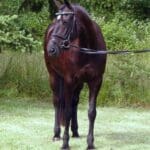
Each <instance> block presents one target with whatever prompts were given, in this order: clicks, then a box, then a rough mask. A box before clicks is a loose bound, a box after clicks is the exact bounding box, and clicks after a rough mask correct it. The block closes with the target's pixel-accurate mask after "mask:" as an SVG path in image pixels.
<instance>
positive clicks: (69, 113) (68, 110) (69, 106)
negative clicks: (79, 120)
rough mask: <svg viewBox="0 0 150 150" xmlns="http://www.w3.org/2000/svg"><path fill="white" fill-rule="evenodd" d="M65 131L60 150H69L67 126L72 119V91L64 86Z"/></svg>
mask: <svg viewBox="0 0 150 150" xmlns="http://www.w3.org/2000/svg"><path fill="white" fill-rule="evenodd" d="M64 90H65V94H64V96H65V130H64V135H63V146H62V150H69V149H70V148H69V126H70V121H71V117H72V99H71V98H72V89H71V87H68V86H65V89H64Z"/></svg>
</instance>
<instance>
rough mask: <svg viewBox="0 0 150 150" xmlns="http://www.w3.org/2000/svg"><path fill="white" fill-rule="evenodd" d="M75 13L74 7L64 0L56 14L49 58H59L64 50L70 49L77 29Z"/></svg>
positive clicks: (48, 46)
mask: <svg viewBox="0 0 150 150" xmlns="http://www.w3.org/2000/svg"><path fill="white" fill-rule="evenodd" d="M75 22H76V21H75V11H74V8H73V6H72V5H71V4H70V3H69V2H68V1H67V0H64V4H63V5H61V6H60V7H59V9H58V12H57V13H56V18H55V19H54V23H53V31H52V34H51V38H50V39H48V40H49V41H48V44H47V51H48V54H49V56H58V55H59V54H60V52H61V51H62V50H66V49H69V43H70V41H71V40H73V35H74V32H75V31H74V29H75Z"/></svg>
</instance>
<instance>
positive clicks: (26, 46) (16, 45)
mask: <svg viewBox="0 0 150 150" xmlns="http://www.w3.org/2000/svg"><path fill="white" fill-rule="evenodd" d="M41 1H42V0H33V2H35V3H36V2H41ZM21 2H22V0H12V1H10V0H5V1H0V14H1V15H0V52H1V50H10V51H19V52H28V51H29V52H32V51H33V54H31V55H30V54H26V53H9V52H8V51H2V54H0V96H7V97H12V96H14V97H15V96H33V97H34V96H36V97H49V96H50V92H49V86H48V77H47V75H48V73H47V71H46V69H45V65H44V63H43V60H44V59H43V57H42V56H41V50H42V49H43V48H42V42H43V36H44V32H45V30H46V27H47V25H48V24H49V23H50V22H51V20H49V14H48V1H44V7H43V8H42V10H41V12H39V13H38V14H37V13H33V12H30V11H22V12H21V13H20V14H19V15H18V14H17V10H18V9H19V6H20V5H21ZM72 2H77V3H79V4H80V5H82V6H84V7H86V9H87V10H88V11H89V12H90V14H91V16H92V18H93V19H94V20H95V21H96V22H97V23H98V24H99V25H100V26H101V28H102V32H103V34H104V37H105V41H106V44H107V48H108V49H110V50H122V49H131V50H139V49H147V48H150V42H149V41H150V21H149V14H150V13H149V10H150V9H149V8H150V4H149V3H150V1H149V0H101V1H99V0H93V1H91V0H72ZM37 51H38V52H39V53H38V54H37V53H35V52H37ZM149 62H150V58H149V54H148V55H146V54H143V55H128V56H120V55H119V56H109V57H108V63H107V69H106V73H105V81H104V84H103V88H102V91H101V95H99V96H98V105H114V104H117V105H126V106H127V105H131V104H136V105H143V104H144V105H145V104H150V101H149V97H150V95H149V90H148V89H149V85H150V83H149V81H150V80H149V77H150V67H149V66H150V64H149ZM81 99H82V101H83V102H85V101H86V102H87V99H88V89H87V87H86V86H85V88H84V90H83V91H82V94H81Z"/></svg>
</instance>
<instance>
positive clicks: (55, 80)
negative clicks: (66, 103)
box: [50, 74, 62, 141]
mask: <svg viewBox="0 0 150 150" xmlns="http://www.w3.org/2000/svg"><path fill="white" fill-rule="evenodd" d="M61 82H62V79H61V78H60V77H59V76H58V75H57V74H52V75H51V77H50V85H51V89H52V93H53V105H54V108H55V124H54V136H53V141H58V140H60V132H61V129H60V99H61V94H60V84H61Z"/></svg>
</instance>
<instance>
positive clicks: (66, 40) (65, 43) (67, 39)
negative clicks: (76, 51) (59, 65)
mask: <svg viewBox="0 0 150 150" xmlns="http://www.w3.org/2000/svg"><path fill="white" fill-rule="evenodd" d="M55 15H56V16H59V15H60V16H63V15H73V21H72V25H71V28H69V29H68V30H67V34H66V35H64V37H63V36H61V35H58V34H52V36H54V37H57V38H59V39H62V40H63V41H62V42H61V44H60V48H61V49H65V50H67V49H69V48H70V41H71V34H72V33H73V30H74V27H75V12H74V11H71V12H57V13H56V14H55Z"/></svg>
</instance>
